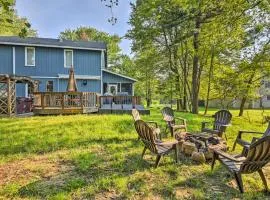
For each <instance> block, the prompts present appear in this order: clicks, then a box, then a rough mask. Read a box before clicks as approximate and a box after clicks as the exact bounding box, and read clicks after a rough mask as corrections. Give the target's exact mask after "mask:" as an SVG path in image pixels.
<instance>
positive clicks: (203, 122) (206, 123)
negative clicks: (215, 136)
mask: <svg viewBox="0 0 270 200" xmlns="http://www.w3.org/2000/svg"><path fill="white" fill-rule="evenodd" d="M210 123H212V122H202V124H210Z"/></svg>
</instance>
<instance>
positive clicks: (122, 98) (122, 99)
mask: <svg viewBox="0 0 270 200" xmlns="http://www.w3.org/2000/svg"><path fill="white" fill-rule="evenodd" d="M124 98H125V97H122V96H121V97H120V99H121V104H122V110H124V107H123V101H124Z"/></svg>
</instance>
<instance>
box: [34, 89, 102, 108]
mask: <svg viewBox="0 0 270 200" xmlns="http://www.w3.org/2000/svg"><path fill="white" fill-rule="evenodd" d="M33 106H34V107H35V108H41V109H46V108H56V109H63V110H64V109H71V108H72V109H83V108H94V107H97V106H98V97H97V93H94V92H35V93H34V104H33Z"/></svg>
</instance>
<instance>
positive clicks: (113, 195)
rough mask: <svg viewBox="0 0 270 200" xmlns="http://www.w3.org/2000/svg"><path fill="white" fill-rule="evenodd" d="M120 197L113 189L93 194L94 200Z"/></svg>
mask: <svg viewBox="0 0 270 200" xmlns="http://www.w3.org/2000/svg"><path fill="white" fill-rule="evenodd" d="M107 199H121V196H120V195H118V194H117V193H116V191H115V190H111V191H107V192H103V193H99V194H97V195H96V196H95V200H107Z"/></svg>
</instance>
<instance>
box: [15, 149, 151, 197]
mask: <svg viewBox="0 0 270 200" xmlns="http://www.w3.org/2000/svg"><path fill="white" fill-rule="evenodd" d="M80 161H81V162H84V163H83V165H84V166H85V164H86V165H88V166H89V167H88V168H85V167H82V166H81V164H82V163H80ZM85 162H86V163H85ZM72 164H73V165H74V168H73V169H72V170H70V171H68V172H67V173H60V174H57V175H55V176H53V177H50V178H45V179H42V180H39V181H35V182H32V183H30V184H28V185H25V186H24V187H21V188H20V189H19V192H18V195H19V196H20V197H22V198H33V197H34V198H41V199H44V198H48V197H52V196H55V195H58V194H61V193H70V192H75V191H76V190H78V189H80V188H87V187H93V188H94V193H93V194H90V196H89V194H88V196H87V197H86V198H92V197H93V196H94V195H95V194H96V193H98V192H100V191H109V190H110V188H112V187H117V183H116V182H115V181H114V180H115V179H121V178H126V177H130V176H131V175H132V174H134V173H136V172H138V171H142V170H147V169H149V168H150V167H151V165H150V164H149V163H147V162H145V161H142V160H141V156H140V154H130V155H127V156H126V157H125V159H123V160H121V161H118V160H115V159H114V157H111V158H109V159H108V160H104V159H103V158H101V157H100V156H98V155H94V154H92V155H90V156H86V155H79V156H78V157H76V158H74V159H73V160H72ZM120 166H121V167H120ZM139 182H140V181H139ZM132 184H133V185H136V187H139V188H137V189H140V188H141V187H143V186H144V182H140V183H137V182H136V181H135V182H131V186H132ZM91 195H92V196H91Z"/></svg>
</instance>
